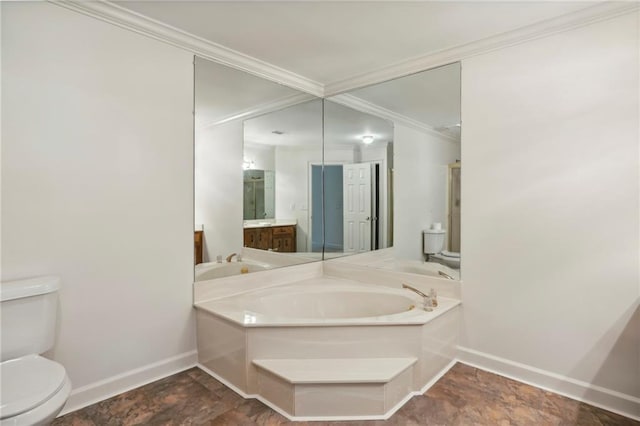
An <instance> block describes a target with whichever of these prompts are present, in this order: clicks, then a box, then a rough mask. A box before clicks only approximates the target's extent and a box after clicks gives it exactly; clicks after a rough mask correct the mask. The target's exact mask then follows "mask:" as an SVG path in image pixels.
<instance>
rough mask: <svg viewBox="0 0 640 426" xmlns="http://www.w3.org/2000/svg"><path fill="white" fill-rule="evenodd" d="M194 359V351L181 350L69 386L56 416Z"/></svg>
mask: <svg viewBox="0 0 640 426" xmlns="http://www.w3.org/2000/svg"><path fill="white" fill-rule="evenodd" d="M197 361H198V354H197V352H196V351H191V352H185V353H183V354H180V355H176V356H173V357H171V358H167V359H164V360H162V361H158V362H154V363H153V364H150V365H146V366H144V367H141V368H136V369H134V370H130V371H127V372H125V373H122V374H118V375H117V376H113V377H109V378H108V379H105V380H101V381H99V382H95V383H91V384H89V385H86V386H82V387H79V388H77V389H73V390H72V391H71V395H70V396H69V399H68V400H67V403H66V404H65V406H64V408H63V409H62V411H61V412H60V414H59V415H58V417H59V416H63V415H65V414H67V413H71V412H72V411H76V410H79V409H81V408H84V407H86V406H88V405H91V404H95V403H96V402H100V401H104V400H105V399H108V398H111V397H113V396H116V395H118V394H121V393H123V392H126V391H129V390H131V389H135V388H137V387H140V386H143V385H146V384H148V383H151V382H154V381H156V380H159V379H162V378H165V377H167V376H170V375H172V374H175V373H179V372H180V371H184V370H186V369H188V368H191V367H195V365H196V363H197Z"/></svg>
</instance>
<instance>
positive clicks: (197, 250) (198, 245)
mask: <svg viewBox="0 0 640 426" xmlns="http://www.w3.org/2000/svg"><path fill="white" fill-rule="evenodd" d="M193 243H194V253H193V257H194V259H195V262H196V265H197V264H199V263H202V231H194V233H193Z"/></svg>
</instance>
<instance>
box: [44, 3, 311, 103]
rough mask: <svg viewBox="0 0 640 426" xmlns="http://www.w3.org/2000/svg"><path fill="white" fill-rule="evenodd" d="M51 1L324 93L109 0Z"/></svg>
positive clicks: (222, 61) (305, 80)
mask: <svg viewBox="0 0 640 426" xmlns="http://www.w3.org/2000/svg"><path fill="white" fill-rule="evenodd" d="M48 1H49V2H50V3H52V4H55V5H58V6H62V7H64V8H67V9H70V10H73V11H75V12H79V13H82V14H84V15H87V16H91V17H93V18H96V19H99V20H101V21H104V22H108V23H110V24H113V25H116V26H118V27H121V28H124V29H127V30H130V31H133V32H135V33H138V34H142V35H144V36H147V37H151V38H153V39H155V40H158V41H161V42H164V43H167V44H170V45H172V46H175V47H178V48H180V49H184V50H187V51H189V52H193V53H194V54H196V55H198V56H200V57H202V58H205V59H210V60H212V61H214V62H217V63H220V64H223V65H228V66H230V67H233V68H236V69H239V70H242V71H246V72H248V73H250V74H253V75H256V76H259V77H262V78H265V79H267V80H270V81H274V82H276V83H280V84H284V85H286V86H289V87H291V88H294V89H298V90H301V91H303V92H306V93H310V94H312V95H314V96H323V95H324V86H323V85H322V84H321V83H319V82H317V81H314V80H311V79H309V78H306V77H303V76H301V75H299V74H296V73H293V72H291V71H287V70H285V69H284V68H280V67H277V66H275V65H272V64H270V63H267V62H265V61H261V60H260V59H256V58H254V57H251V56H249V55H245V54H243V53H240V52H238V51H235V50H233V49H229V48H227V47H225V46H222V45H220V44H217V43H213V42H211V41H209V40H206V39H203V38H201V37H198V36H195V35H193V34H190V33H188V32H186V31H183V30H180V29H179V28H175V27H172V26H170V25H167V24H164V23H162V22H160V21H157V20H155V19H151V18H149V17H146V16H144V15H142V14H139V13H137V12H133V11H131V10H129V9H126V8H124V7H121V6H118V5H116V4H113V3H111V2H109V1H106V0H97V1H82V0H48Z"/></svg>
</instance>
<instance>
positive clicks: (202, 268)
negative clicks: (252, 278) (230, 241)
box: [195, 260, 270, 281]
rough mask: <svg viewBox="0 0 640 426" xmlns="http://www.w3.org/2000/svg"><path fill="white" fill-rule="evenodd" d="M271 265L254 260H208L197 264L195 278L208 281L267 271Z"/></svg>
mask: <svg viewBox="0 0 640 426" xmlns="http://www.w3.org/2000/svg"><path fill="white" fill-rule="evenodd" d="M267 269H270V266H269V265H267V264H264V263H259V262H253V261H249V260H246V261H242V262H223V263H217V262H207V263H200V264H198V265H196V268H195V280H196V281H206V280H213V279H215V278H223V277H230V276H232V275H241V274H243V273H251V272H259V271H266V270H267ZM243 270H244V271H247V272H242V271H243Z"/></svg>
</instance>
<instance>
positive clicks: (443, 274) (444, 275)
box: [438, 271, 455, 280]
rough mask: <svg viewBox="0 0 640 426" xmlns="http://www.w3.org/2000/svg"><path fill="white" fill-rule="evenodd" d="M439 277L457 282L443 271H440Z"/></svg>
mask: <svg viewBox="0 0 640 426" xmlns="http://www.w3.org/2000/svg"><path fill="white" fill-rule="evenodd" d="M438 275H440V276H442V277H445V278H446V279H448V280H455V278H453V277H452V276H451V275H449V274H447V273H446V272H443V271H438Z"/></svg>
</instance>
